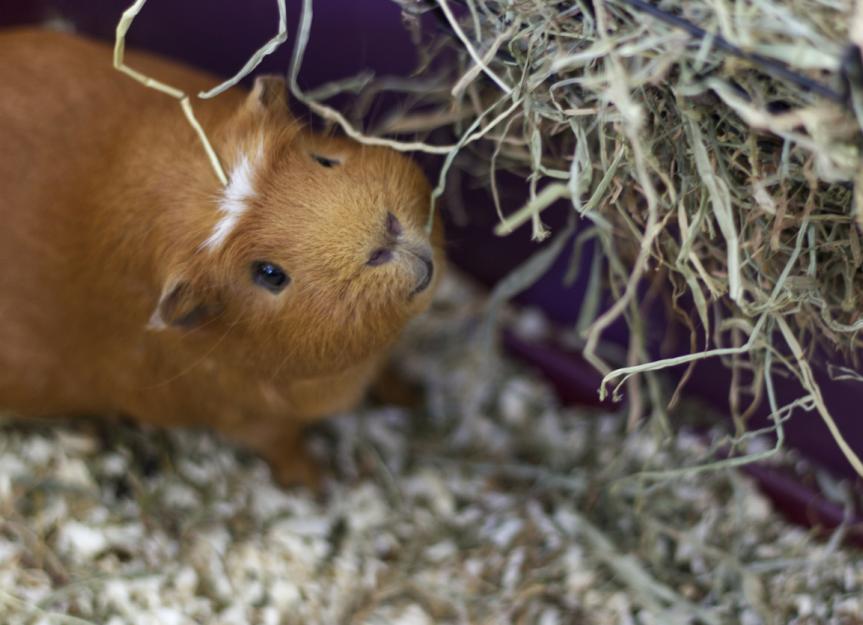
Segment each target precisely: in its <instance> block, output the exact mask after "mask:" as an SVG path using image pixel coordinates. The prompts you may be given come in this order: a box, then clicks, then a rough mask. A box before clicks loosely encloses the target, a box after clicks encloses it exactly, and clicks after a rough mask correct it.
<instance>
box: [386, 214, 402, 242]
mask: <svg viewBox="0 0 863 625" xmlns="http://www.w3.org/2000/svg"><path fill="white" fill-rule="evenodd" d="M387 232H388V233H389V234H390V236H391V237H393V238H396V237H398V236H399V235H401V233H402V224H401V222H399V218H398V217H396V216H395V215H393V214H392V213H387Z"/></svg>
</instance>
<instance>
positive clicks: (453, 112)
mask: <svg viewBox="0 0 863 625" xmlns="http://www.w3.org/2000/svg"><path fill="white" fill-rule="evenodd" d="M399 4H400V5H401V6H402V8H403V10H404V12H405V15H406V16H407V17H408V20H409V21H412V27H413V28H414V30H415V31H417V32H421V31H422V30H423V29H425V30H426V31H427V32H426V35H427V36H426V37H425V39H424V40H420V39H417V41H418V42H420V41H422V43H418V45H419V46H420V48H419V49H420V52H421V53H422V54H421V57H422V63H423V66H424V67H435V68H437V70H436V71H440V68H449V71H448V72H444V74H443V76H440V80H439V81H438V82H437V85H436V87H427V88H426V90H425V92H424V93H425V95H424V97H422V98H420V97H417V96H416V95H413V94H410V97H409V98H408V100H409V101H408V105H407V106H408V108H407V109H405V110H400V111H398V112H397V113H396V114H395V115H394V116H393V117H392V118H391V119H387V120H384V122H383V123H382V124H380V127H379V129H370V130H368V131H365V132H364V131H363V130H360V129H359V128H358V126H357V125H356V124H352V123H351V122H350V121H349V120H348V117H349V116H346V115H345V114H343V113H341V112H337V111H334V110H333V109H332V108H330V107H328V106H326V104H325V103H323V102H321V101H319V100H317V99H315V98H313V97H310V96H308V95H307V94H303V93H302V92H300V91H299V89H298V87H297V85H296V80H293V81H292V86H293V89H294V92H295V95H297V96H298V97H299V98H300V99H302V100H303V101H304V102H306V103H307V104H309V105H310V106H311V108H312V109H313V110H314V111H316V112H318V113H320V114H321V115H323V116H324V117H325V118H326V119H328V120H329V121H332V122H334V123H337V124H339V125H341V126H342V128H344V129H345V131H346V132H347V133H348V134H349V135H351V136H353V137H355V138H356V139H358V140H360V141H365V142H369V143H379V144H385V145H389V146H391V147H394V148H396V149H404V150H421V151H426V152H429V153H435V154H441V153H443V154H445V155H446V157H445V160H444V163H443V167H442V169H441V173H440V178H439V180H438V184H437V185H436V187H435V191H434V197H438V196H440V195H441V194H442V192H443V190H444V188H445V184H446V180H447V175H448V173H449V172H450V171H451V170H452V169H453V165H454V163H456V162H457V157H460V158H461V159H462V160H461V163H462V164H464V165H465V166H466V167H469V169H470V173H471V175H472V176H475V177H478V178H482V177H484V176H488V177H489V180H490V186H491V189H492V193H493V196H494V199H495V203H496V204H497V207H496V208H497V211H498V214H499V215H500V216H501V221H500V225H499V226H498V228H497V232H498V234H501V235H505V234H506V233H508V232H511V231H512V230H513V229H515V228H517V227H520V226H521V225H522V224H525V223H527V222H530V224H531V228H532V233H533V237H534V238H535V239H537V240H541V239H543V238H545V237H546V236H548V234H549V232H548V229H547V227H546V226H545V225H544V224H543V222H542V219H541V213H542V211H543V210H544V209H545V208H547V207H548V206H550V205H551V204H553V203H554V202H555V201H558V200H561V199H564V200H566V199H568V200H569V202H570V203H571V204H572V208H573V210H574V211H575V213H576V214H577V215H578V216H579V217H580V218H581V220H582V224H583V225H582V227H581V232H580V235H579V236H580V239H579V241H580V244H584V242H585V241H587V240H589V239H592V240H595V241H596V242H597V243H598V245H599V246H600V247H601V249H602V254H601V255H600V256H599V257H597V258H595V259H594V261H593V262H594V264H595V263H599V264H600V268H601V271H595V270H592V274H593V275H594V276H595V278H594V280H598V279H599V276H600V275H601V276H602V280H603V285H604V286H605V287H606V288H607V289H608V290H609V291H610V293H611V295H612V300H611V301H612V302H613V303H612V304H611V306H610V307H609V308H608V309H606V310H602V309H601V306H600V304H599V302H598V301H596V298H598V293H599V289H598V288H597V287H596V285H595V284H591V287H590V288H589V290H588V292H589V293H591V294H592V295H591V296H592V297H593V298H594V300H593V301H588V302H586V304H585V306H586V308H585V310H588V311H591V312H592V314H593V318H592V319H586V320H584V323H583V324H581V326H582V327H581V330H582V331H581V333H580V336H579V337H578V341H579V344H580V346H581V347H582V349H583V351H584V355H585V356H586V357H587V358H588V360H589V361H590V362H591V363H593V364H594V365H595V366H596V368H597V369H598V370H599V371H601V372H602V373H603V374H604V379H603V382H602V388H601V395H603V396H605V395H606V394H608V393H609V392H611V394H612V395H613V396H614V397H615V398H619V397H620V390H621V388H622V387H623V385H626V386H627V389H628V391H629V397H630V400H631V401H632V402H633V403H635V404H638V405H636V406H634V407H633V408H632V413H633V415H634V418H637V417H638V415H639V414H641V410H642V406H641V405H640V400H639V398H641V397H644V396H645V395H644V393H643V392H642V391H641V389H640V387H641V385H642V384H643V383H644V381H645V380H646V382H647V391H648V392H647V395H646V397H647V398H648V399H649V400H650V408H651V409H652V411H653V415H654V417H655V418H657V419H660V420H661V421H663V422H665V420H666V416H665V406H666V404H667V401H668V398H667V397H666V396H665V395H664V394H663V393H661V391H660V384H659V382H658V381H657V379H656V376H655V374H656V372H658V371H659V370H661V369H665V368H669V367H687V368H688V369H687V372H686V374H685V375H684V380H685V379H686V378H687V377H688V375H689V374H690V373H691V370H692V367H694V366H695V364H696V363H697V362H698V361H700V360H703V359H705V358H721V359H722V360H723V362H724V363H726V364H727V365H728V367H730V368H731V369H732V376H733V380H734V382H733V384H732V388H731V389H730V400H731V402H730V403H731V405H732V409H733V413H734V414H733V417H734V419H735V422H736V423H737V427H738V430H739V432H743V431H744V430H745V427H746V425H745V424H746V420H747V417H748V415H750V414H752V412H753V411H754V410H755V408H756V407H757V405H758V404H760V403H761V402H763V401H765V400H766V401H767V402H768V403H769V404H770V410H771V413H772V418H773V419H774V422H775V423H777V424H778V423H779V415H780V414H784V413H786V412H788V411H789V410H790V411H794V410H797V411H800V410H805V411H809V412H815V413H816V414H818V415H819V416H820V417H821V418H822V419H824V421H825V422H826V423H827V425H828V427H829V428H830V431H831V433H832V434H833V436H834V438H835V439H836V441H837V443H838V444H839V446H840V448H841V449H842V451H843V453H844V454H845V456H846V457H847V458H848V460H849V462H850V463H851V464H852V466H853V467H854V468H855V470H856V471H857V472H858V473H860V474H861V475H863V463H861V461H860V459H859V458H858V457H857V456H856V454H855V453H854V452H853V450H852V449H851V448H850V447H849V446H848V445H847V443H846V442H845V441H844V440H843V438H842V434H841V432H839V431H838V429H837V428H836V427H835V425H834V423H833V420H832V418H831V416H830V413H829V411H828V410H827V408H826V406H825V405H824V402H823V400H822V396H821V391H820V389H819V388H818V384H817V382H816V380H815V378H814V377H813V375H812V365H813V363H814V362H815V361H816V360H817V359H818V358H819V357H821V356H820V354H822V353H826V354H828V355H830V358H831V359H833V360H836V361H837V362H836V363H832V364H835V365H836V366H841V367H846V368H847V369H850V370H852V371H854V372H858V373H859V371H860V363H859V362H858V351H857V350H858V349H859V348H860V346H861V339H860V336H859V333H860V330H861V329H863V317H861V315H860V312H859V311H860V310H861V309H863V305H861V293H863V273H861V271H860V267H861V263H863V252H861V242H860V231H859V230H858V226H857V225H856V223H855V221H856V220H858V219H861V216H863V200H861V197H863V194H861V189H863V185H861V184H858V185H856V187H855V185H854V183H855V181H856V180H860V179H861V175H863V174H861V171H863V168H861V162H860V148H861V122H863V99H861V93H863V82H861V77H863V63H861V59H860V50H859V48H857V47H856V44H858V43H863V5H860V6H856V7H855V5H854V4H853V3H852V2H851V0H845V1H841V0H838V1H837V0H794V1H793V2H787V1H786V0H747V1H744V2H740V1H731V0H695V1H687V2H680V1H675V0H663V1H661V2H653V3H651V2H644V1H640V0H602V1H599V0H597V1H593V2H590V1H587V0H578V1H575V2H571V1H567V2H560V1H555V0H545V1H539V0H537V1H523V2H509V1H507V2H503V1H495V0H460V1H458V2H456V1H454V0H449V1H448V0H436V2H426V3H416V2H407V1H403V2H400V3H399ZM310 19H311V2H310V0H306V1H305V13H304V18H303V20H304V21H303V23H302V24H301V25H300V27H299V28H300V31H301V34H300V35H299V36H298V43H297V45H296V46H295V55H294V64H293V68H292V74H293V76H294V77H295V76H296V73H297V72H298V71H299V68H300V65H301V61H302V54H303V50H304V44H303V43H302V40H301V39H302V37H303V34H302V33H303V32H305V33H306V36H307V32H308V22H309V20H310ZM435 58H445V59H446V61H445V62H440V63H435V61H434V59H435ZM427 74H428V72H426V73H425V74H421V73H419V72H418V74H417V75H423V79H424V80H428V77H427ZM366 84H367V85H368V84H372V85H373V84H374V81H370V82H369V81H367V82H366ZM330 93H331V92H330ZM411 104H413V105H414V109H413V110H411V109H410V105H411ZM435 118H436V119H438V120H440V121H439V124H438V127H439V128H445V129H448V130H450V131H452V132H454V133H455V134H456V135H457V136H459V137H460V139H459V140H458V141H457V142H456V143H454V144H452V145H435V144H434V143H433V142H431V141H428V140H425V141H424V140H419V139H417V138H411V139H410V140H405V141H401V140H400V139H399V138H398V137H396V138H387V139H382V138H380V136H379V135H380V133H381V132H385V131H386V130H387V128H398V130H399V133H400V134H401V135H402V136H404V137H407V136H408V135H410V133H411V131H412V130H416V131H417V134H418V135H420V137H422V136H427V135H429V134H430V133H431V132H432V129H430V124H429V120H430V119H435ZM453 120H455V121H453ZM412 123H415V125H413V126H412ZM501 171H507V172H513V173H515V174H517V175H519V176H523V177H524V178H525V179H526V181H527V183H528V186H529V190H530V198H529V201H528V202H527V203H526V204H525V206H523V207H522V208H521V209H519V210H515V211H512V212H509V214H507V212H508V211H507V210H505V209H504V207H503V206H501V201H500V194H499V193H498V192H497V188H496V184H495V181H496V176H497V174H499V173H500V172H501ZM855 190H856V193H857V198H856V199H855ZM594 269H595V268H594ZM516 282H519V280H516ZM521 282H524V281H523V280H522V281H521ZM647 282H649V283H651V284H653V285H654V287H656V286H657V284H662V283H664V285H665V292H666V293H669V294H671V295H670V296H669V298H668V299H669V300H670V301H669V305H670V309H671V310H673V312H674V314H675V315H676V316H677V317H678V318H680V319H682V320H683V321H684V323H685V324H686V325H687V326H688V327H689V328H690V329H691V332H692V338H691V342H692V345H693V349H692V353H690V354H687V355H685V356H681V357H678V358H667V359H660V360H650V359H649V358H648V354H647V348H646V345H645V337H644V334H645V332H646V329H645V328H644V327H643V322H642V317H644V314H643V311H642V302H641V301H639V299H640V298H639V292H640V291H639V289H640V288H641V286H643V285H644V284H645V283H647ZM690 309H691V311H690ZM621 317H622V318H624V319H626V321H627V323H628V325H629V327H630V329H631V330H632V338H631V344H630V346H629V348H628V350H627V355H626V357H625V359H624V360H618V361H611V360H609V358H608V357H607V356H603V355H602V354H601V352H602V350H601V349H600V348H601V343H602V339H603V335H604V332H605V330H606V329H607V328H608V327H609V326H610V325H611V324H612V323H613V322H615V321H616V320H618V319H620V318H621ZM833 355H835V356H833ZM789 374H790V375H791V376H793V377H795V378H796V379H797V380H799V382H800V384H801V386H802V387H803V390H804V393H805V394H804V396H803V397H802V398H800V400H798V401H795V402H792V404H790V405H789V406H780V405H777V402H776V399H775V393H774V391H773V388H772V380H773V379H774V377H775V376H777V375H789ZM678 396H679V389H678V391H677V392H676V393H675V394H674V397H675V398H676V397H678ZM665 427H666V429H667V424H666V426H665ZM775 427H776V428H778V425H776V426H775Z"/></svg>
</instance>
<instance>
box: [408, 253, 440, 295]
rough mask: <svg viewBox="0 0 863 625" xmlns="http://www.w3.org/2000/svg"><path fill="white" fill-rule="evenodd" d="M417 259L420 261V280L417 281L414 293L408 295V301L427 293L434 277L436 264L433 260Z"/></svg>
mask: <svg viewBox="0 0 863 625" xmlns="http://www.w3.org/2000/svg"><path fill="white" fill-rule="evenodd" d="M416 259H417V261H418V263H417V267H418V269H417V274H418V276H419V280H417V284H416V286H415V287H414V289H413V291H411V292H410V294H409V295H408V299H413V298H414V297H415V296H417V295H419V294H420V293H422V292H423V291H425V290H426V289H427V288H428V287H429V285H430V284H431V281H432V278H433V277H434V263H433V262H432V260H431V258H426V257H425V256H416Z"/></svg>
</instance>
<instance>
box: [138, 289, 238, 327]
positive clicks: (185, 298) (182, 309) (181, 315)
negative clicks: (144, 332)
mask: <svg viewBox="0 0 863 625" xmlns="http://www.w3.org/2000/svg"><path fill="white" fill-rule="evenodd" d="M198 291H199V289H196V288H195V287H194V286H193V285H192V284H191V283H190V282H188V281H186V280H171V281H169V282H168V284H167V285H165V288H164V289H163V290H162V295H161V297H160V298H159V303H158V304H157V305H156V309H155V310H154V311H153V314H152V315H151V316H150V321H149V323H148V324H147V327H148V328H149V329H151V330H164V329H166V328H169V327H173V328H180V329H184V330H191V329H194V328H197V327H200V326H202V325H204V324H205V323H206V322H208V321H210V320H211V319H213V318H214V317H216V316H217V315H218V314H219V313H220V312H222V307H221V306H220V305H219V304H216V303H213V302H208V301H207V298H205V297H202V296H201V294H200V293H199V292H198Z"/></svg>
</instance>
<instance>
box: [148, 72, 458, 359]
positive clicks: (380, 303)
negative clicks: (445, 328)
mask: <svg viewBox="0 0 863 625" xmlns="http://www.w3.org/2000/svg"><path fill="white" fill-rule="evenodd" d="M231 124H233V126H232V128H233V129H232V131H231V132H233V133H234V134H233V136H232V138H231V139H230V140H229V142H228V145H227V146H226V148H225V149H224V156H223V158H224V161H225V165H226V167H225V169H226V173H227V175H228V184H227V186H226V187H225V188H224V189H223V190H222V191H221V192H220V194H219V196H218V197H217V198H215V200H214V201H213V202H212V204H211V206H209V210H210V217H209V218H206V217H205V218H204V219H203V221H204V223H205V224H206V227H205V228H203V229H202V231H201V233H200V242H199V243H198V245H197V246H196V247H195V249H194V250H192V251H191V253H190V254H189V255H188V256H187V257H186V258H185V259H183V261H182V263H181V264H180V265H179V266H178V268H176V269H174V270H172V272H170V273H171V274H172V275H170V277H169V279H168V281H167V284H166V285H165V288H164V289H163V292H162V296H161V299H160V301H159V304H158V306H157V308H156V312H155V313H154V318H153V320H151V327H155V328H161V329H162V331H167V332H172V331H173V332H180V333H186V334H195V335H196V336H197V340H200V339H202V338H210V337H212V340H214V341H215V340H219V341H221V342H223V343H226V344H230V345H231V346H233V347H238V348H241V349H242V350H244V358H246V359H248V360H249V362H250V364H251V363H257V364H258V365H259V366H261V367H263V368H264V369H266V368H267V367H277V368H278V370H279V371H280V372H283V373H289V374H293V375H299V376H303V375H319V374H326V373H334V372H337V371H340V370H343V369H345V368H346V367H348V366H350V365H352V364H356V363H358V362H359V361H361V360H362V359H365V358H368V357H370V356H373V355H374V354H376V353H379V352H380V351H381V350H383V349H385V348H386V347H387V346H388V345H389V344H391V343H392V342H393V340H394V339H395V338H396V337H397V336H398V334H399V332H400V331H401V330H402V328H403V327H404V325H405V323H406V322H407V321H408V320H409V319H410V318H411V317H413V316H415V315H416V314H418V313H420V312H421V311H423V310H424V309H425V308H426V307H427V306H428V305H429V303H430V300H431V297H432V293H433V291H434V287H435V285H436V283H437V281H438V279H439V277H440V275H441V273H442V270H443V264H444V258H443V253H442V231H441V226H440V224H439V223H438V222H439V220H437V219H435V220H434V222H435V227H434V228H433V230H432V232H431V233H429V232H428V231H427V224H428V223H429V211H430V210H431V206H430V188H429V185H428V182H427V180H426V179H425V177H424V175H423V174H422V172H421V171H420V170H419V168H418V167H417V166H416V165H415V164H414V163H413V162H412V161H411V160H409V159H408V158H406V157H404V156H403V155H401V154H399V153H397V152H395V151H393V150H390V149H387V148H382V147H372V146H366V145H362V144H360V143H357V142H354V141H350V140H347V139H344V138H339V137H332V136H321V135H318V134H315V133H313V132H311V131H309V130H308V129H307V128H305V127H303V126H302V125H301V124H300V123H299V122H297V121H296V120H295V119H294V118H292V117H291V115H290V113H289V112H288V107H287V104H286V102H285V96H284V82H283V81H281V80H279V79H274V78H263V79H258V81H257V82H256V85H255V88H254V89H253V91H252V92H251V94H250V95H249V96H248V99H247V101H246V102H245V103H244V104H243V106H242V107H241V110H240V111H238V113H237V115H236V118H235V119H234V120H233V121H232V122H231ZM229 136H230V135H229Z"/></svg>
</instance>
